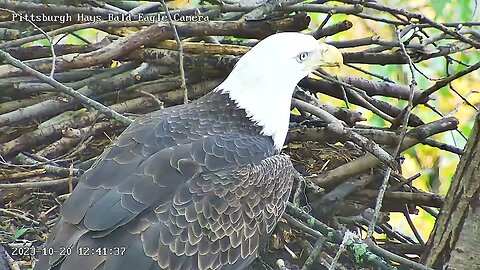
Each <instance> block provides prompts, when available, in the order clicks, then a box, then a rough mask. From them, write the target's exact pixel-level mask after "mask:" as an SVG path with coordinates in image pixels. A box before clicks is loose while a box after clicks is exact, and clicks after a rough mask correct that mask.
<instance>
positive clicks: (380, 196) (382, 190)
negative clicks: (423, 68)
mask: <svg viewBox="0 0 480 270" xmlns="http://www.w3.org/2000/svg"><path fill="white" fill-rule="evenodd" d="M395 33H396V34H397V39H398V43H399V44H400V48H401V49H402V51H403V53H404V54H405V56H406V57H407V59H408V67H409V68H410V74H411V76H412V79H411V81H410V85H409V86H410V94H409V96H408V105H407V108H406V112H405V114H404V115H403V126H402V129H401V131H400V136H399V137H400V141H399V142H398V145H397V146H396V147H395V150H394V151H393V153H392V156H393V157H394V158H396V157H397V156H398V154H399V153H400V151H401V147H402V143H403V141H404V139H405V136H406V135H407V128H408V119H410V114H411V112H412V109H413V97H414V94H415V87H416V86H417V82H416V81H415V71H414V67H413V62H412V60H411V59H410V56H409V55H408V53H407V50H406V49H405V46H404V45H403V43H402V40H401V37H400V31H399V30H398V29H396V31H395ZM391 173H392V169H391V167H388V168H386V170H385V174H384V177H383V182H382V185H381V186H380V190H379V192H378V196H377V200H376V202H375V209H374V212H373V216H372V220H371V222H370V225H369V226H368V231H367V238H370V237H372V236H373V232H374V230H375V225H376V223H377V219H378V215H379V214H380V208H382V202H383V198H384V196H385V191H386V190H387V187H388V180H389V179H390V174H391Z"/></svg>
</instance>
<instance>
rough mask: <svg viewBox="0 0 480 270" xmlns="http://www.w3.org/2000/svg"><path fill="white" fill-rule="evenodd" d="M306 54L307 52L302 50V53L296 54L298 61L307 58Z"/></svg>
mask: <svg viewBox="0 0 480 270" xmlns="http://www.w3.org/2000/svg"><path fill="white" fill-rule="evenodd" d="M307 56H308V52H302V53H300V54H299V55H297V61H298V62H299V63H301V62H303V61H305V59H306V58H307Z"/></svg>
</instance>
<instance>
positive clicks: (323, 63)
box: [305, 43, 343, 70]
mask: <svg viewBox="0 0 480 270" xmlns="http://www.w3.org/2000/svg"><path fill="white" fill-rule="evenodd" d="M305 64H306V65H305V66H306V69H310V70H313V69H315V68H319V67H321V68H329V67H335V68H336V69H337V70H339V69H340V67H341V66H342V65H343V56H342V53H341V52H340V51H339V50H338V49H337V48H335V47H334V46H332V45H328V44H325V43H320V46H319V47H318V49H316V50H315V51H313V53H312V54H310V55H309V59H307V61H306V63H305Z"/></svg>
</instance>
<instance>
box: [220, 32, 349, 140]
mask: <svg viewBox="0 0 480 270" xmlns="http://www.w3.org/2000/svg"><path fill="white" fill-rule="evenodd" d="M342 62H343V59H342V54H341V53H340V51H339V50H338V49H337V48H335V47H333V46H331V45H328V44H324V43H320V42H318V41H317V40H316V39H315V38H314V37H312V36H310V35H306V34H301V33H293V32H286V33H278V34H274V35H271V36H269V37H267V38H265V39H264V40H262V41H261V42H259V43H258V44H257V45H256V46H254V47H253V48H252V49H251V50H250V51H249V52H247V53H246V54H245V55H244V56H243V57H242V58H241V59H240V60H239V61H238V63H237V64H236V66H235V68H234V69H233V71H232V72H231V73H230V75H229V76H228V78H227V79H225V81H224V82H222V83H221V84H220V85H219V86H218V87H217V88H216V90H217V91H222V92H223V93H228V94H229V95H230V98H231V99H233V100H234V101H235V102H236V103H237V106H238V107H240V108H243V109H245V111H246V112H247V114H248V116H249V117H250V119H252V120H253V121H255V122H256V123H257V124H258V125H260V126H262V127H263V130H262V134H263V135H266V136H272V139H273V141H274V144H275V148H277V149H278V150H280V149H281V148H282V147H283V144H284V143H285V138H286V136H287V132H288V123H289V119H290V104H291V98H292V94H293V91H294V89H295V86H296V85H297V83H298V82H299V81H300V80H301V79H302V78H304V77H306V76H307V75H308V74H309V73H310V72H312V71H313V70H314V69H316V68H318V67H322V66H339V65H340V64H342Z"/></svg>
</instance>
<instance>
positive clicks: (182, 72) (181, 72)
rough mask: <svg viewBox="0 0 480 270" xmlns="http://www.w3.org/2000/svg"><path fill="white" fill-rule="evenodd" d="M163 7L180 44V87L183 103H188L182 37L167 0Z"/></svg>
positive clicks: (163, 1) (163, 0)
mask: <svg viewBox="0 0 480 270" xmlns="http://www.w3.org/2000/svg"><path fill="white" fill-rule="evenodd" d="M162 4H163V7H164V8H165V13H166V14H167V18H168V23H169V24H170V26H171V27H172V28H173V34H174V36H175V41H177V45H178V61H179V67H180V79H181V80H182V84H181V85H180V88H182V89H183V103H184V104H187V103H188V89H187V81H186V80H185V69H184V67H183V56H184V55H183V46H182V41H181V40H180V37H179V36H178V32H177V28H176V27H175V24H174V22H173V20H172V16H171V15H170V11H169V10H168V7H167V5H166V4H165V0H162Z"/></svg>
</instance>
